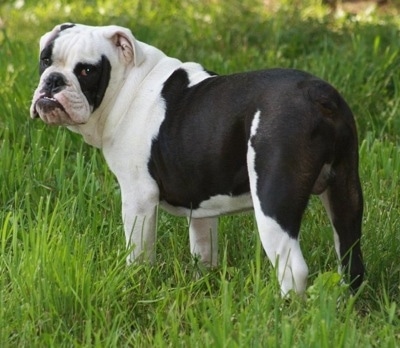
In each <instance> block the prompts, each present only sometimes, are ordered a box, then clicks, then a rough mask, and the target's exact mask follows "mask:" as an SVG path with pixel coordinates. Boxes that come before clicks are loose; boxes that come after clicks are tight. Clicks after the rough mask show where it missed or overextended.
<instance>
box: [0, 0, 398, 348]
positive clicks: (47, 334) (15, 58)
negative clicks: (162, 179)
mask: <svg viewBox="0 0 400 348" xmlns="http://www.w3.org/2000/svg"><path fill="white" fill-rule="evenodd" d="M36 3H37V2H36V1H33V0H26V1H25V3H23V2H4V1H3V2H1V3H0V18H1V19H2V21H3V24H2V25H3V26H2V29H1V32H0V67H1V68H0V81H1V83H0V183H1V184H0V185H1V186H0V346H1V347H44V346H54V347H60V346H61V347H64V346H65V347H70V346H75V347H88V346H98V347H115V346H118V347H120V346H121V347H124V346H131V347H158V346H160V347H163V346H171V347H180V346H183V347H211V346H212V347H259V346H260V347H397V346H400V344H399V343H398V342H400V305H399V304H400V266H399V257H400V256H399V255H400V233H399V232H400V227H399V226H400V190H399V185H400V145H399V143H400V105H399V104H400V73H399V71H400V39H399V32H400V21H399V18H400V17H399V15H398V12H396V10H393V12H392V13H393V14H392V15H389V14H387V15H385V14H383V13H378V12H373V13H371V14H366V13H360V14H359V15H357V16H355V15H350V14H345V15H344V16H335V15H333V14H329V11H328V9H327V8H325V7H323V6H321V5H320V4H319V3H318V2H317V1H315V0H314V1H313V0H308V1H302V2H299V1H294V0H293V1H289V0H286V1H281V2H280V6H278V8H276V9H275V11H270V10H269V9H267V8H266V7H264V6H263V2H262V1H250V0H245V1H237V0H232V1H222V0H208V1H201V2H199V1H189V0H187V1H177V0H170V1H167V0H160V1H150V0H149V1H130V2H128V1H122V2H121V1H119V2H118V5H117V2H116V1H111V0H92V1H83V2H82V1H81V2H78V1H73V2H72V1H67V0H60V1H48V0H46V1H41V2H40V5H37V4H36ZM300 3H301V4H302V5H299V4H300ZM18 4H23V6H22V7H20V8H19V7H18V6H17V5H18ZM296 4H297V5H296ZM66 21H73V22H84V23H88V24H111V23H113V24H120V25H123V26H128V27H130V28H131V29H132V30H133V32H134V33H135V35H136V36H137V37H138V38H139V39H140V40H142V41H145V42H148V43H150V44H153V45H155V46H158V47H160V48H161V49H163V50H164V51H165V52H167V53H168V54H169V55H172V56H178V57H180V58H181V59H182V60H194V61H199V62H201V63H203V64H204V65H205V66H206V67H207V68H208V69H210V70H214V71H218V72H220V73H228V72H235V71H243V70H253V69H258V68H265V67H275V66H282V67H296V68H300V69H305V70H308V71H310V72H312V73H314V74H316V75H319V76H321V77H323V78H325V79H327V80H329V81H330V82H331V83H332V84H334V85H335V86H336V87H337V88H338V89H339V90H340V91H341V92H342V93H343V95H344V96H345V97H346V99H347V100H348V102H349V104H350V105H351V107H352V109H353V111H354V113H355V115H356V118H357V124H358V129H359V142H360V155H361V163H360V171H361V177H362V184H363V189H364V196H365V214H364V225H363V230H364V234H363V240H362V242H363V243H362V245H363V251H364V256H365V262H366V267H367V272H368V274H367V277H366V282H365V284H364V286H363V287H362V289H361V290H360V291H359V293H358V294H357V295H356V296H353V297H352V296H350V295H349V294H348V292H347V290H346V288H345V287H343V286H341V285H340V284H338V279H336V273H335V269H336V267H337V261H336V259H335V253H334V248H333V242H332V232H331V228H330V226H329V223H328V220H327V218H326V216H325V214H324V212H323V209H322V208H321V204H320V203H319V202H318V200H317V199H314V198H313V199H312V200H311V201H310V204H309V208H308V210H307V212H306V214H305V217H304V222H303V225H302V249H303V252H304V255H305V258H306V260H307V263H308V265H309V267H310V271H311V274H310V279H309V288H308V290H307V296H306V298H304V299H301V298H297V297H296V296H293V297H292V298H290V299H289V300H283V299H281V298H280V296H279V288H278V285H277V282H276V279H275V277H274V272H273V270H272V268H271V266H270V264H269V262H268V261H267V260H266V258H265V256H264V252H263V250H262V248H261V246H260V242H259V239H258V236H257V232H256V228H255V224H254V219H253V216H252V215H251V214H249V215H240V216H229V217H224V218H222V219H221V222H220V231H221V233H220V250H221V254H220V263H221V266H220V267H219V268H218V269H217V270H215V271H212V272H210V273H206V274H204V275H203V276H201V277H198V276H197V275H198V269H197V266H196V265H194V264H193V263H192V262H191V258H190V255H189V247H188V235H187V223H186V220H185V219H178V218H173V217H171V216H169V215H167V214H165V213H160V217H159V233H158V246H157V264H156V266H148V265H133V266H131V267H126V265H125V256H126V251H125V249H124V236H123V230H122V224H121V217H120V193H119V188H118V186H117V183H116V181H115V179H114V177H113V176H112V174H111V173H110V172H109V170H108V169H107V167H106V165H105V162H104V160H103V159H102V156H101V153H100V152H99V151H97V150H95V149H93V148H91V147H89V146H87V145H85V144H83V141H82V139H80V137H79V136H77V135H75V134H72V133H71V132H69V131H67V130H64V129H60V128H52V127H48V126H46V125H44V124H42V123H41V122H39V121H38V122H34V121H32V120H30V119H29V111H28V109H29V105H30V98H31V95H32V92H33V90H34V88H35V86H36V84H37V81H38V72H37V55H38V39H39V37H40V36H41V35H42V34H43V33H44V32H46V31H48V30H50V29H51V28H52V27H53V26H54V25H55V24H57V23H60V22H66ZM0 22H1V21H0Z"/></svg>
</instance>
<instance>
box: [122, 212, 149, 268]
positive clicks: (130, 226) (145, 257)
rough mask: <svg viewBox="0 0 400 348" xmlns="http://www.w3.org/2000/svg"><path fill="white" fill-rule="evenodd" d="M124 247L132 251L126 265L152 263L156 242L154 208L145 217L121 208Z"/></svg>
mask: <svg viewBox="0 0 400 348" xmlns="http://www.w3.org/2000/svg"><path fill="white" fill-rule="evenodd" d="M122 210H123V216H124V230H125V239H126V247H127V248H128V249H132V251H131V252H130V254H129V255H128V257H127V263H128V264H130V263H132V262H133V261H135V260H140V261H145V262H150V263H152V262H154V260H155V242H156V208H153V209H152V211H149V213H147V214H145V215H138V214H135V212H134V211H132V210H130V209H128V208H123V209H122Z"/></svg>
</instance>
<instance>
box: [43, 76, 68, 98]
mask: <svg viewBox="0 0 400 348" xmlns="http://www.w3.org/2000/svg"><path fill="white" fill-rule="evenodd" d="M66 85H67V82H66V80H65V77H64V75H63V74H60V73H56V72H55V73H52V74H50V75H49V76H48V77H47V79H46V81H45V83H44V87H43V92H45V93H46V94H49V95H51V96H53V95H54V94H56V93H59V92H61V91H62V90H63V89H64V88H65V87H66Z"/></svg>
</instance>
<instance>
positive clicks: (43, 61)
mask: <svg viewBox="0 0 400 348" xmlns="http://www.w3.org/2000/svg"><path fill="white" fill-rule="evenodd" d="M53 47H54V40H52V41H51V42H50V43H49V44H48V45H47V46H46V47H45V48H44V49H43V50H42V52H40V61H39V75H42V74H43V72H44V71H45V70H46V69H47V68H48V67H49V66H51V65H52V64H53V59H52V55H53Z"/></svg>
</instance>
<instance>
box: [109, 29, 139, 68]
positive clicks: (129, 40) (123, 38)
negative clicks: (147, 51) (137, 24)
mask: <svg viewBox="0 0 400 348" xmlns="http://www.w3.org/2000/svg"><path fill="white" fill-rule="evenodd" d="M107 32H108V35H107V36H108V38H109V39H111V41H112V42H113V43H114V45H115V47H116V48H117V49H118V52H119V55H120V57H121V59H122V60H123V61H124V62H125V63H126V64H130V63H133V65H134V66H139V65H140V64H141V63H142V61H143V60H144V55H143V52H142V50H141V48H140V47H139V45H138V43H137V41H136V39H135V38H134V36H133V35H132V32H131V31H130V30H129V29H126V28H123V27H117V26H110V27H109V30H107Z"/></svg>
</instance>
